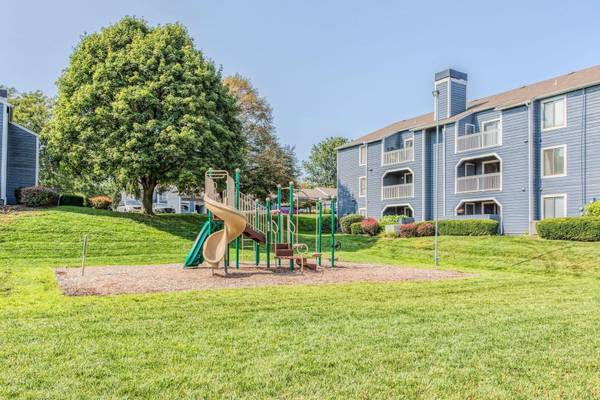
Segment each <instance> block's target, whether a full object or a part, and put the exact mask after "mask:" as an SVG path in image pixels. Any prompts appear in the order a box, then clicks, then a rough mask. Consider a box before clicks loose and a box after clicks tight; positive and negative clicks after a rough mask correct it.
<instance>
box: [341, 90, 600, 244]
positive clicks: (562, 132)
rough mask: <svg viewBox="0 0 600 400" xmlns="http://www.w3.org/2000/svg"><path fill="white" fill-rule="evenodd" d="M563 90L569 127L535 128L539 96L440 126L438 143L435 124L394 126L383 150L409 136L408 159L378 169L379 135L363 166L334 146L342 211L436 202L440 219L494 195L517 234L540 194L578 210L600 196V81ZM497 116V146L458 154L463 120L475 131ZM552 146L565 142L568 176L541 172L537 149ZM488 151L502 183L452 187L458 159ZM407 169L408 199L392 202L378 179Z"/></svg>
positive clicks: (354, 151) (537, 212)
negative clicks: (562, 198) (361, 187)
mask: <svg viewBox="0 0 600 400" xmlns="http://www.w3.org/2000/svg"><path fill="white" fill-rule="evenodd" d="M445 85H446V82H444V83H442V84H440V85H438V89H439V90H440V91H442V93H441V94H440V106H441V107H440V112H441V113H440V114H441V115H440V116H441V117H443V113H444V112H445V110H446V111H447V103H446V102H445V100H444V99H447V94H446V93H444V90H445ZM455 94H456V93H453V96H454V95H455ZM465 94H466V93H465ZM565 96H566V98H567V126H566V127H564V128H561V129H555V130H552V131H547V132H541V126H540V125H541V123H540V121H541V111H542V110H541V105H540V101H539V100H537V101H534V102H533V103H532V104H531V106H530V107H531V108H530V107H529V106H527V105H523V106H518V107H514V108H511V109H506V110H492V109H490V110H485V111H481V112H478V113H474V114H470V115H467V116H465V117H464V118H462V119H461V120H460V121H457V122H456V123H453V124H449V125H448V126H446V127H445V128H441V131H440V140H439V143H438V141H437V139H436V135H435V129H428V130H427V132H415V133H413V132H410V131H404V132H398V133H396V134H394V135H391V136H389V137H387V138H386V139H385V142H383V143H385V148H389V149H396V148H401V147H402V143H403V141H404V139H405V138H406V137H407V136H411V135H412V136H414V147H415V161H413V162H409V163H402V164H398V165H395V166H390V167H382V166H381V161H382V160H381V157H382V150H383V147H384V144H383V143H382V141H379V142H375V143H370V144H369V148H368V168H364V167H358V147H353V148H350V149H344V150H340V151H339V153H338V154H339V157H340V158H339V165H338V173H339V181H340V186H339V187H340V201H341V203H342V204H343V205H341V208H342V212H344V210H346V209H347V210H351V211H346V212H355V211H356V210H357V209H358V208H359V207H365V205H366V206H367V209H368V214H369V216H372V217H376V218H379V217H380V215H381V213H382V210H383V208H384V207H385V206H386V205H390V204H409V205H410V206H411V207H412V208H413V210H414V217H415V219H416V220H423V219H432V218H433V216H434V213H433V211H434V208H435V204H437V207H438V209H439V217H440V218H459V216H456V208H457V206H458V205H459V204H460V203H462V202H464V201H469V200H470V201H482V200H495V201H496V202H497V203H498V204H499V205H500V207H501V215H500V217H501V221H502V229H503V232H504V233H508V234H523V233H527V232H528V229H529V217H530V200H531V212H532V214H531V218H532V219H533V220H539V219H541V217H542V208H541V206H542V204H541V198H542V196H543V195H548V194H563V193H564V194H566V195H567V206H568V207H567V214H568V215H569V216H576V215H580V214H581V211H582V210H583V207H584V206H585V204H586V203H588V202H590V201H593V200H600V173H598V171H600V86H594V87H590V88H586V89H585V90H576V91H572V92H570V93H567V94H566V95H565ZM457 101H458V100H457ZM452 107H454V106H452ZM530 115H531V116H532V119H531V121H530ZM495 119H500V125H501V132H502V133H501V134H502V141H501V144H500V145H499V146H495V147H490V148H485V149H479V150H471V151H465V152H461V153H457V152H456V148H455V142H456V135H463V134H464V133H465V125H466V124H467V123H471V124H473V125H474V132H479V131H480V128H481V124H482V123H483V122H485V121H490V120H495ZM530 124H531V129H532V132H531V135H532V143H531V145H530V143H529V126H530ZM557 145H566V146H567V153H566V155H567V176H565V177H556V178H543V177H542V149H543V148H544V147H549V146H557ZM436 152H437V153H436ZM435 154H438V156H439V162H440V164H439V168H438V171H437V174H438V175H437V177H438V180H439V181H438V182H439V193H438V197H437V202H436V201H435V200H434V196H433V185H434V155H435ZM490 156H494V157H497V158H498V159H500V161H501V173H502V187H501V188H500V189H499V190H491V191H480V192H473V193H456V187H455V186H456V175H457V169H456V167H457V165H459V164H460V163H461V162H463V161H464V160H467V159H468V160H475V161H476V164H478V165H480V164H481V163H480V161H481V158H482V157H490ZM478 159H479V160H478ZM530 163H531V165H530ZM405 167H407V168H410V169H411V170H412V171H413V173H414V197H413V198H411V199H406V200H404V199H400V200H396V201H393V200H390V201H384V200H382V199H381V182H382V176H383V175H384V173H385V172H386V171H389V170H395V169H401V168H405ZM529 168H531V170H530V169H529ZM367 170H368V171H367ZM529 171H531V175H530V173H529ZM479 172H481V171H479ZM367 173H368V175H366V176H367V188H368V190H367V193H368V203H367V202H364V199H357V195H358V176H362V175H365V174H367ZM530 178H531V181H530ZM342 197H344V199H342ZM353 200H356V203H353V202H352V201H353Z"/></svg>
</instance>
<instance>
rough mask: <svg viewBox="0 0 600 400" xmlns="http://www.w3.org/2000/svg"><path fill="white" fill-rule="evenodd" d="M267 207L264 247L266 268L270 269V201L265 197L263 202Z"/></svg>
mask: <svg viewBox="0 0 600 400" xmlns="http://www.w3.org/2000/svg"><path fill="white" fill-rule="evenodd" d="M265 206H266V207H267V226H266V228H265V232H266V235H267V237H266V238H265V247H266V250H267V254H266V256H267V268H271V199H270V198H268V197H267V200H266V201H265Z"/></svg>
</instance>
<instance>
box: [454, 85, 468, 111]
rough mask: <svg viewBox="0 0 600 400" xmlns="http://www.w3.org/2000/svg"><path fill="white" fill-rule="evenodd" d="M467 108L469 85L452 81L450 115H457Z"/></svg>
mask: <svg viewBox="0 0 600 400" xmlns="http://www.w3.org/2000/svg"><path fill="white" fill-rule="evenodd" d="M466 108H467V85H465V84H462V83H460V82H457V81H455V80H451V81H450V115H456V114H459V113H461V112H463V111H465V110H466Z"/></svg>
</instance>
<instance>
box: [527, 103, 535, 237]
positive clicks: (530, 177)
mask: <svg viewBox="0 0 600 400" xmlns="http://www.w3.org/2000/svg"><path fill="white" fill-rule="evenodd" d="M526 106H527V115H528V118H527V138H528V139H527V143H528V152H527V159H528V164H529V168H528V169H527V182H528V191H529V226H528V227H527V230H528V232H529V234H530V235H532V234H533V229H532V228H533V182H532V180H533V129H532V128H533V126H532V125H533V104H532V102H531V101H529V102H528V103H526Z"/></svg>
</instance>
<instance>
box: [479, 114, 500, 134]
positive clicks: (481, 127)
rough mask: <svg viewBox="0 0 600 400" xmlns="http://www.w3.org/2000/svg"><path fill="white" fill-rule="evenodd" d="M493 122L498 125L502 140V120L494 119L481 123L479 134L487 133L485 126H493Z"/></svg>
mask: <svg viewBox="0 0 600 400" xmlns="http://www.w3.org/2000/svg"><path fill="white" fill-rule="evenodd" d="M492 122H497V123H498V131H499V132H500V138H502V118H494V119H488V120H485V121H479V132H480V133H483V132H485V130H484V129H483V128H484V127H485V125H486V124H491V123H492Z"/></svg>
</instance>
